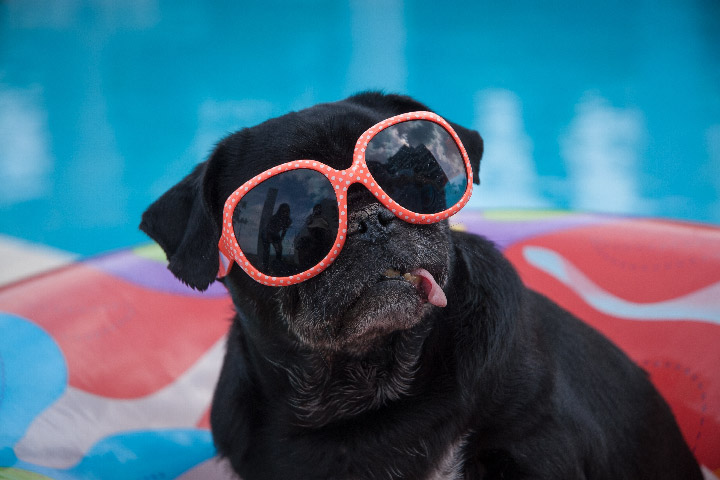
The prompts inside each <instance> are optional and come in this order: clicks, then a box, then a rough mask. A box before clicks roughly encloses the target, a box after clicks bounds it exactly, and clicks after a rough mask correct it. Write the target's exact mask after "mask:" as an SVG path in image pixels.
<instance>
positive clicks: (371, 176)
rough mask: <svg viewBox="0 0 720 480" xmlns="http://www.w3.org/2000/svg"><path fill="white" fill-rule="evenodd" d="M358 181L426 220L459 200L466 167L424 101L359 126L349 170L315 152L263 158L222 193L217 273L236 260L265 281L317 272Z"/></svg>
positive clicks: (468, 179)
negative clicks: (280, 159)
mask: <svg viewBox="0 0 720 480" xmlns="http://www.w3.org/2000/svg"><path fill="white" fill-rule="evenodd" d="M355 183H359V184H361V185H363V186H364V187H365V188H367V189H368V190H369V191H370V192H371V193H372V194H373V195H374V196H375V198H376V199H377V201H378V202H380V203H381V204H382V205H383V206H385V208H387V209H388V210H390V211H391V212H392V213H393V214H394V215H395V216H396V217H397V218H399V219H401V220H403V221H405V222H409V223H416V224H431V223H437V222H441V221H443V220H445V219H447V218H448V217H450V216H451V215H454V214H455V213H457V212H458V211H459V210H460V209H461V208H462V207H463V206H465V204H466V203H467V201H468V200H469V199H470V194H471V192H472V168H471V167H470V160H469V158H468V155H467V152H466V151H465V147H464V146H463V144H462V143H461V142H460V138H459V137H458V135H457V133H455V131H454V130H453V129H452V127H451V126H450V125H449V124H448V122H447V121H445V120H444V119H443V118H441V117H440V116H438V115H436V114H434V113H432V112H424V111H420V112H412V113H405V114H402V115H397V116H394V117H391V118H388V119H386V120H383V121H382V122H380V123H377V124H376V125H373V126H372V127H371V128H369V129H368V130H366V131H365V133H363V134H362V135H361V136H360V138H359V139H358V140H357V143H356V144H355V151H354V153H353V162H352V165H351V166H350V168H348V169H346V170H335V169H334V168H331V167H329V166H327V165H325V164H323V163H321V162H318V161H315V160H295V161H292V162H288V163H283V164H282V165H278V166H276V167H273V168H270V169H268V170H266V171H264V172H262V173H261V174H260V175H257V176H256V177H254V178H252V179H250V180H248V181H247V182H245V183H244V184H243V185H241V186H240V188H238V189H237V190H235V191H234V192H233V193H232V194H230V196H229V197H228V199H227V201H226V202H225V207H224V209H223V229H222V236H221V238H220V241H219V243H218V247H219V249H220V268H219V272H218V277H224V276H226V275H227V274H228V273H229V271H230V268H231V267H232V265H233V263H237V264H238V265H239V266H240V268H242V269H243V270H244V271H245V272H246V273H247V274H248V275H250V277H252V278H253V279H255V280H256V281H258V282H260V283H262V284H264V285H270V286H286V285H292V284H296V283H300V282H303V281H305V280H308V279H310V278H312V277H314V276H316V275H318V274H319V273H321V272H322V271H323V270H325V269H326V268H327V267H329V266H330V265H331V264H332V263H333V261H334V260H335V259H336V258H337V256H338V255H339V254H340V251H341V250H342V248H343V245H344V244H345V239H346V236H347V224H348V219H347V217H348V213H347V212H348V210H347V192H348V188H349V187H350V186H351V185H352V184H355Z"/></svg>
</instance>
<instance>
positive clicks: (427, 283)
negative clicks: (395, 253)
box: [410, 268, 447, 307]
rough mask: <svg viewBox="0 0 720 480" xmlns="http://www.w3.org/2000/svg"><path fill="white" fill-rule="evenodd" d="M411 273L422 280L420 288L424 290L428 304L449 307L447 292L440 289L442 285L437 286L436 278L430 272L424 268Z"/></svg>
mask: <svg viewBox="0 0 720 480" xmlns="http://www.w3.org/2000/svg"><path fill="white" fill-rule="evenodd" d="M410 273H411V274H412V275H415V276H418V277H420V278H421V279H422V283H421V284H420V285H419V287H420V288H422V290H423V292H424V293H425V296H426V297H427V299H428V302H430V303H431V304H433V305H435V306H436V307H444V306H446V305H447V297H445V292H443V290H442V288H440V285H438V284H437V282H436V281H435V278H434V277H433V276H432V274H431V273H430V272H428V271H427V270H425V269H424V268H418V269H417V270H413V271H412V272H410Z"/></svg>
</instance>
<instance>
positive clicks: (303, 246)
mask: <svg viewBox="0 0 720 480" xmlns="http://www.w3.org/2000/svg"><path fill="white" fill-rule="evenodd" d="M333 240H334V238H332V232H331V231H330V224H329V223H328V221H327V220H326V219H325V217H324V216H323V208H322V205H320V204H319V203H318V204H316V205H315V206H314V207H313V210H312V213H311V214H310V215H308V217H307V218H306V219H305V228H304V229H303V232H302V234H301V235H299V236H298V238H297V240H296V241H295V250H296V251H297V253H298V261H299V263H300V266H301V268H309V267H311V266H313V265H315V264H317V263H318V262H319V261H320V260H322V258H323V257H324V256H325V255H326V254H327V253H328V251H329V250H330V245H331V244H332V242H333Z"/></svg>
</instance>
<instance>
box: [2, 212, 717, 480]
mask: <svg viewBox="0 0 720 480" xmlns="http://www.w3.org/2000/svg"><path fill="white" fill-rule="evenodd" d="M453 220H454V223H455V226H454V228H458V229H462V230H467V231H470V232H474V233H478V234H481V235H484V236H486V237H488V238H490V239H492V240H493V241H495V242H496V244H497V245H498V247H499V248H501V249H502V250H503V251H504V252H505V254H506V256H507V257H508V258H509V259H510V260H511V261H512V262H513V263H514V264H515V266H516V267H517V269H518V271H519V272H520V274H521V276H522V278H523V280H524V281H525V283H526V284H527V285H528V286H530V287H532V288H534V289H536V290H538V291H540V292H542V293H544V294H545V295H547V296H549V297H551V298H553V299H554V300H555V301H556V302H558V303H559V304H561V305H562V306H564V307H565V308H567V309H568V310H570V311H572V312H574V313H575V314H577V315H578V316H579V317H581V318H582V319H584V320H585V321H587V322H588V323H589V324H591V325H592V326H594V327H595V328H597V329H598V330H600V331H601V332H603V333H604V334H605V335H607V336H608V337H610V338H611V339H612V340H613V341H614V342H615V343H617V344H618V345H619V346H620V347H621V348H622V349H623V350H625V352H627V354H628V355H629V356H630V357H631V358H632V359H633V360H634V361H635V362H637V363H638V364H639V365H641V366H642V367H643V368H645V369H646V370H647V371H648V372H649V374H650V376H651V378H652V380H653V382H654V383H655V385H656V386H657V387H658V389H659V390H660V392H661V393H662V394H663V395H664V396H665V398H666V399H667V401H668V402H669V403H670V405H671V407H672V409H673V412H674V413H675V415H676V417H677V420H678V423H679V424H680V427H681V429H682V431H683V434H684V435H685V438H686V440H687V442H688V444H689V445H690V447H691V449H692V450H693V452H694V453H695V455H696V457H697V458H698V460H699V461H700V462H701V463H702V464H703V466H704V468H705V470H706V475H707V476H708V478H712V475H713V473H712V472H714V474H715V475H720V228H717V227H712V226H707V225H697V224H687V223H678V222H671V221H662V220H649V219H631V218H625V217H612V216H600V215H585V214H570V213H555V212H510V211H496V212H472V211H469V212H463V213H461V214H460V215H458V216H456V217H454V219H453ZM165 266H166V262H165V258H164V255H163V254H162V252H161V250H160V249H159V248H158V247H156V246H154V245H147V246H142V247H138V248H135V249H130V250H123V251H119V252H115V253H111V254H108V255H104V256H100V257H96V258H90V259H87V260H84V261H82V262H78V263H74V264H71V265H69V266H66V267H63V268H60V269H58V270H54V271H51V272H49V273H46V274H44V275H41V276H38V277H33V278H31V279H28V280H24V281H21V282H18V283H15V284H13V285H10V286H7V287H4V288H2V289H0V335H1V338H2V341H0V479H45V478H52V479H86V478H99V479H104V480H108V479H115V478H117V479H122V480H125V479H128V478H147V479H154V478H158V479H160V478H163V479H170V478H178V479H182V480H189V479H203V480H205V479H210V480H213V479H230V478H232V475H231V474H230V473H229V471H228V468H227V466H226V465H225V464H224V463H222V462H220V461H218V460H217V458H216V453H215V449H214V447H213V444H212V438H211V435H210V432H209V421H208V411H209V405H210V399H211V396H212V392H213V388H214V384H215V381H216V379H217V375H218V372H219V368H220V363H221V361H222V356H223V350H224V336H225V333H226V331H227V329H228V327H229V321H230V318H231V316H232V305H231V302H230V300H229V298H228V297H227V295H226V293H225V291H224V288H223V287H222V286H221V285H220V284H217V283H216V284H213V285H212V286H211V288H210V289H209V290H208V291H206V292H203V293H199V292H196V291H193V290H191V289H189V288H187V287H185V286H183V285H182V284H181V283H180V282H179V281H178V280H176V279H175V278H174V277H173V276H172V275H171V274H170V273H169V272H168V271H167V269H166V268H165Z"/></svg>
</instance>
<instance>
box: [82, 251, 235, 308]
mask: <svg viewBox="0 0 720 480" xmlns="http://www.w3.org/2000/svg"><path fill="white" fill-rule="evenodd" d="M86 265H88V266H91V267H94V268H97V269H98V270H102V271H103V272H106V273H109V274H110V275H114V276H116V277H119V278H121V279H123V280H126V281H128V282H130V283H134V284H136V285H139V286H141V287H145V288H149V289H151V290H156V291H160V292H165V293H171V294H175V295H183V296H186V297H187V296H190V297H198V298H218V297H222V296H225V295H227V290H225V287H224V286H223V285H222V284H221V283H220V282H215V283H213V284H212V285H210V288H208V289H207V290H206V291H204V292H199V291H197V290H193V289H192V288H190V287H188V286H187V285H185V284H183V283H182V282H181V281H180V280H178V279H176V278H175V277H174V276H173V274H172V273H170V271H169V270H168V269H167V265H166V264H165V263H163V262H158V261H156V260H151V259H149V258H144V257H141V256H139V255H136V254H135V253H133V252H132V251H123V252H118V253H113V254H109V255H104V256H101V257H97V258H92V259H90V260H88V261H87V262H86Z"/></svg>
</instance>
